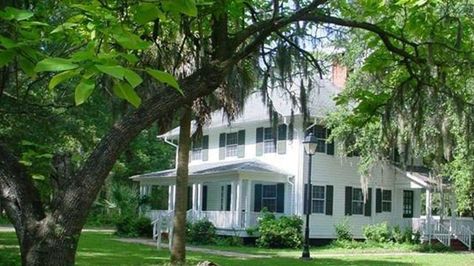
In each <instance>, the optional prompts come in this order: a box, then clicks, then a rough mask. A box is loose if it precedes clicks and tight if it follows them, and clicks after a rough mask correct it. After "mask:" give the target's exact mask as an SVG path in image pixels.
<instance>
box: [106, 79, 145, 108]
mask: <svg viewBox="0 0 474 266" xmlns="http://www.w3.org/2000/svg"><path fill="white" fill-rule="evenodd" d="M113 91H114V93H115V95H117V97H119V98H122V99H124V100H126V101H127V102H129V103H131V104H132V105H133V106H135V107H136V108H138V106H140V104H141V103H142V99H140V97H139V96H138V94H137V93H136V92H135V90H134V89H133V88H132V87H131V86H130V84H128V83H125V82H117V83H115V85H114V87H113Z"/></svg>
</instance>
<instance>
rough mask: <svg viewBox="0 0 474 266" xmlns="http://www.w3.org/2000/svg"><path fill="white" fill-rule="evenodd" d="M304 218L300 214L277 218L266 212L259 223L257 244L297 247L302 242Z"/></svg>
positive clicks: (273, 246) (268, 246)
mask: <svg viewBox="0 0 474 266" xmlns="http://www.w3.org/2000/svg"><path fill="white" fill-rule="evenodd" d="M302 227H303V220H301V218H300V217H298V216H291V217H289V216H282V217H280V218H278V219H277V218H275V215H274V214H273V213H268V212H264V214H263V216H262V217H261V218H260V220H259V223H258V233H259V237H258V239H257V242H256V243H257V245H258V246H260V247H267V248H296V247H299V246H300V245H301V243H302V238H303V236H302Z"/></svg>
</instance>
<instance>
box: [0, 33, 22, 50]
mask: <svg viewBox="0 0 474 266" xmlns="http://www.w3.org/2000/svg"><path fill="white" fill-rule="evenodd" d="M0 45H2V46H3V47H5V48H7V49H11V48H15V47H17V46H18V44H17V43H16V42H15V41H14V40H12V39H10V38H7V37H4V36H2V35H0Z"/></svg>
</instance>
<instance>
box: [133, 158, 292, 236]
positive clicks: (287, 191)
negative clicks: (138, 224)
mask: <svg viewBox="0 0 474 266" xmlns="http://www.w3.org/2000/svg"><path fill="white" fill-rule="evenodd" d="M132 178H133V179H134V180H136V181H139V182H140V194H141V195H143V196H144V195H147V194H150V192H151V191H152V188H153V187H154V186H161V187H166V189H167V191H168V202H167V209H161V210H156V209H142V213H144V214H145V215H147V216H149V217H150V218H151V219H152V221H154V222H155V223H158V222H160V223H168V224H169V223H171V220H172V219H171V217H172V216H173V211H174V206H175V203H176V200H177V199H176V194H175V191H176V171H175V170H174V169H173V170H166V171H161V172H156V173H150V174H145V175H140V176H135V177H132ZM294 194H295V193H294V183H293V178H292V177H291V176H290V175H289V174H287V173H285V172H284V171H282V170H280V169H276V168H274V167H273V166H270V165H268V164H265V163H263V162H259V161H245V160H239V161H233V162H225V163H209V164H202V165H196V166H190V169H189V184H188V198H187V205H188V211H187V219H188V221H191V222H192V221H197V220H202V219H207V220H209V221H210V222H212V223H213V224H214V226H215V227H216V228H217V229H218V232H219V233H220V234H227V235H239V236H243V235H245V234H246V233H245V229H246V228H251V227H254V226H256V225H257V219H258V217H259V216H260V215H261V211H263V210H264V209H266V210H268V211H271V212H274V213H275V214H276V216H280V215H289V214H292V213H293V208H294V206H293V202H294V200H293V197H294V196H293V195H294ZM168 226H169V225H168Z"/></svg>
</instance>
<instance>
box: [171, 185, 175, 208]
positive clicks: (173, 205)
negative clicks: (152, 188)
mask: <svg viewBox="0 0 474 266" xmlns="http://www.w3.org/2000/svg"><path fill="white" fill-rule="evenodd" d="M171 187H172V193H171V195H172V197H171V199H172V201H173V204H172V205H171V209H172V210H173V211H174V210H175V205H176V185H173V186H171Z"/></svg>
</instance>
